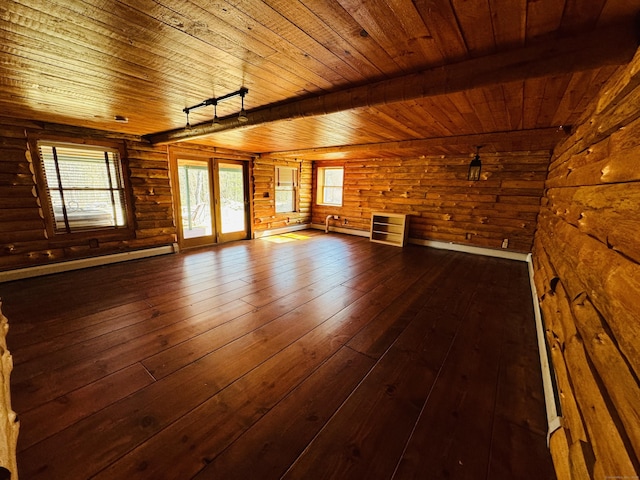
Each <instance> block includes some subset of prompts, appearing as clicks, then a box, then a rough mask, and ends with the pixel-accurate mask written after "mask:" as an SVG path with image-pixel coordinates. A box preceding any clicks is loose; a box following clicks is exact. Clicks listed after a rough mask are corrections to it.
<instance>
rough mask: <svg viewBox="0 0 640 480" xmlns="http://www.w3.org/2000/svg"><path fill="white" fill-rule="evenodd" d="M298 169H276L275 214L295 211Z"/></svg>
mask: <svg viewBox="0 0 640 480" xmlns="http://www.w3.org/2000/svg"><path fill="white" fill-rule="evenodd" d="M297 186H298V169H297V168H292V167H279V166H277V167H276V213H287V212H295V211H296V188H297Z"/></svg>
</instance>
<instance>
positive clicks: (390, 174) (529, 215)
mask: <svg viewBox="0 0 640 480" xmlns="http://www.w3.org/2000/svg"><path fill="white" fill-rule="evenodd" d="M480 153H481V155H480V156H481V159H482V173H481V179H480V180H479V181H476V182H470V181H468V180H467V173H468V169H469V162H470V161H471V159H472V156H463V155H460V156H426V157H420V158H392V159H388V158H385V159H372V160H361V161H356V160H349V161H346V162H344V163H342V164H341V165H344V167H345V175H344V203H343V206H342V207H325V206H319V205H315V204H314V206H313V222H314V223H324V221H325V218H326V216H327V215H330V214H335V215H340V217H341V219H340V224H341V226H344V227H347V228H354V229H360V230H368V229H369V225H370V221H371V213H372V212H376V211H381V212H393V213H404V214H408V215H410V220H409V236H410V237H411V238H417V239H423V240H437V241H442V242H454V243H460V244H468V245H475V246H482V247H489V248H501V247H502V244H503V241H504V239H508V249H509V250H516V251H524V252H530V251H531V246H532V243H533V234H534V231H535V227H536V217H537V215H538V210H539V205H540V199H541V197H542V193H543V188H544V181H545V178H546V172H547V168H548V165H549V158H550V155H551V152H549V151H542V152H514V153H507V154H483V153H482V152H480ZM317 164H318V165H329V164H336V163H329V162H327V163H322V162H318V163H317ZM314 178H315V177H314ZM314 185H315V181H314ZM314 195H315V192H314ZM314 198H315V196H314ZM345 220H346V222H347V223H346V224H345V223H344V222H345ZM331 222H332V223H333V224H335V222H336V221H335V220H331Z"/></svg>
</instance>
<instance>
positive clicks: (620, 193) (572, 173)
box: [533, 51, 640, 480]
mask: <svg viewBox="0 0 640 480" xmlns="http://www.w3.org/2000/svg"><path fill="white" fill-rule="evenodd" d="M639 71H640V51H639V53H638V54H637V55H636V57H635V58H634V60H633V61H632V62H631V64H630V65H629V66H628V67H627V68H626V69H621V70H620V71H619V72H618V73H617V74H616V75H615V76H614V77H612V79H611V80H610V81H609V83H608V84H606V85H605V86H604V88H603V89H602V91H601V94H600V97H599V99H598V100H597V102H595V104H594V105H593V106H592V108H591V109H590V110H589V113H590V114H589V115H588V116H587V117H586V118H585V119H584V120H583V121H582V122H581V123H580V125H578V127H577V128H576V129H575V130H574V133H573V134H572V135H571V136H570V137H569V138H568V139H566V140H565V141H564V142H562V143H561V144H559V145H558V147H556V149H555V151H554V155H553V157H552V161H551V164H550V168H549V174H548V180H547V182H546V190H545V196H544V199H543V203H542V207H541V212H540V217H539V226H538V230H537V232H536V235H535V242H534V248H533V262H534V279H535V284H536V289H537V291H538V296H539V301H540V305H541V309H542V312H543V315H544V319H545V326H546V327H545V328H546V335H547V340H548V343H549V345H550V347H551V355H552V361H553V366H554V370H555V373H556V379H557V388H558V391H559V398H560V402H561V406H562V428H560V429H559V430H556V432H554V433H553V434H552V436H551V440H550V445H551V452H552V455H553V458H554V463H555V467H556V472H557V475H558V479H559V480H565V479H576V480H577V479H581V480H582V479H589V478H595V479H606V478H639V475H640V461H639V460H640V383H639V381H638V379H639V378H640V300H639V299H640V235H638V232H640V167H639V166H640V73H639Z"/></svg>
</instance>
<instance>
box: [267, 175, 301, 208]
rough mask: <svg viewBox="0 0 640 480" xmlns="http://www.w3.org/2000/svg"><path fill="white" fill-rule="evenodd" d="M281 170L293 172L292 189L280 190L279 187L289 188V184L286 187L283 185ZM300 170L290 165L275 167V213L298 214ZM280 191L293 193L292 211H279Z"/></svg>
mask: <svg viewBox="0 0 640 480" xmlns="http://www.w3.org/2000/svg"><path fill="white" fill-rule="evenodd" d="M281 170H290V171H291V172H293V174H292V182H291V186H290V188H280V189H278V187H287V186H288V184H285V185H281V184H280V183H281V180H280V178H281V177H280V171H281ZM299 175H300V170H299V168H298V167H297V166H296V167H292V166H290V165H275V169H274V177H275V182H274V183H275V186H274V190H275V194H274V207H273V208H274V210H275V213H277V214H280V213H282V214H284V213H296V212H298V211H299V203H298V190H299V189H298V185H299V178H300V176H299ZM279 191H287V192H288V191H290V192H291V196H292V205H291V206H292V207H293V209H292V210H278V192H279Z"/></svg>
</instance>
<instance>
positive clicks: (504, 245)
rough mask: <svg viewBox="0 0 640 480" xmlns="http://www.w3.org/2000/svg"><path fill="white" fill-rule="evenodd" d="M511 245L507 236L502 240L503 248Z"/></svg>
mask: <svg viewBox="0 0 640 480" xmlns="http://www.w3.org/2000/svg"><path fill="white" fill-rule="evenodd" d="M508 246H509V239H508V238H505V239H504V240H502V248H507V247H508Z"/></svg>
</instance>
